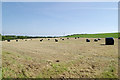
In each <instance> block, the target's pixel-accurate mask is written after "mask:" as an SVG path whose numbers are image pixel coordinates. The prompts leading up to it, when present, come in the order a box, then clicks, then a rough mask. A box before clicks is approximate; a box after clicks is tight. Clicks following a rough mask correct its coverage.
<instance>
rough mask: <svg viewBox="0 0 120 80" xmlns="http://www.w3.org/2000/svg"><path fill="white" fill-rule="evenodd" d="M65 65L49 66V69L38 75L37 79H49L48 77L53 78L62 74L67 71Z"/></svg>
mask: <svg viewBox="0 0 120 80" xmlns="http://www.w3.org/2000/svg"><path fill="white" fill-rule="evenodd" d="M67 70H68V69H67V65H64V64H56V63H55V64H51V68H49V69H45V70H44V71H43V73H40V74H39V76H37V77H38V78H44V77H47V78H49V77H50V76H55V75H58V74H60V73H63V72H64V71H67Z"/></svg>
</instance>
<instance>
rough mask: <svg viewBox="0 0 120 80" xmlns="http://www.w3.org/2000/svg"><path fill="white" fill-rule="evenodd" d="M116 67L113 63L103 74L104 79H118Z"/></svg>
mask: <svg viewBox="0 0 120 80" xmlns="http://www.w3.org/2000/svg"><path fill="white" fill-rule="evenodd" d="M115 65H117V64H116V63H115V62H111V64H110V65H109V66H108V68H107V69H106V70H105V71H104V72H103V73H102V78H117V77H118V76H117V75H116V72H117V69H116V67H115Z"/></svg>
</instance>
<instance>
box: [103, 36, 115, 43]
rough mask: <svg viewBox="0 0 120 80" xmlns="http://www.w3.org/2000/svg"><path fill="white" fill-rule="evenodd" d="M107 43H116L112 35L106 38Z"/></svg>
mask: <svg viewBox="0 0 120 80" xmlns="http://www.w3.org/2000/svg"><path fill="white" fill-rule="evenodd" d="M105 44H106V45H114V39H113V38H112V37H109V38H105Z"/></svg>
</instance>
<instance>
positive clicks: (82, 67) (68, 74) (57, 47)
mask: <svg viewBox="0 0 120 80" xmlns="http://www.w3.org/2000/svg"><path fill="white" fill-rule="evenodd" d="M56 39H57V38H56ZM64 39H65V40H61V39H59V38H58V40H59V41H58V42H55V41H54V38H52V39H50V40H48V38H46V39H45V38H43V41H42V42H40V39H32V40H30V39H27V41H25V40H19V41H18V42H16V41H15V40H13V41H11V42H7V41H3V42H2V72H3V74H2V76H3V78H117V73H118V39H117V38H116V39H115V45H105V39H104V38H101V40H100V41H98V42H94V38H89V39H90V40H91V42H89V43H87V42H86V38H79V39H74V38H70V39H66V38H64Z"/></svg>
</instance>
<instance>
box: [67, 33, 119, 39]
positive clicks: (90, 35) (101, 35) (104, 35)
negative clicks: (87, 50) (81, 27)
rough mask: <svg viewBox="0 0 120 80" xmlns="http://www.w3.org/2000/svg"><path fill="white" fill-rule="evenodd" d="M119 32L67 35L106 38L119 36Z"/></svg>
mask: <svg viewBox="0 0 120 80" xmlns="http://www.w3.org/2000/svg"><path fill="white" fill-rule="evenodd" d="M118 34H119V33H101V34H73V35H68V36H65V37H80V38H106V37H113V38H118Z"/></svg>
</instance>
